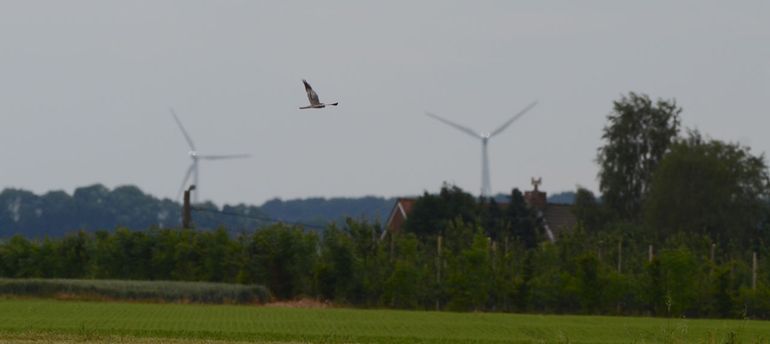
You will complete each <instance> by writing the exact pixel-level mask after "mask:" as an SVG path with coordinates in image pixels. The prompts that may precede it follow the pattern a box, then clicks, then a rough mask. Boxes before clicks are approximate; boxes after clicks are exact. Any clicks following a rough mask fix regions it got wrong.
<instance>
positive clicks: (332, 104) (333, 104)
mask: <svg viewBox="0 0 770 344" xmlns="http://www.w3.org/2000/svg"><path fill="white" fill-rule="evenodd" d="M339 103H340V102H336V103H331V104H326V105H331V106H337V104H339Z"/></svg>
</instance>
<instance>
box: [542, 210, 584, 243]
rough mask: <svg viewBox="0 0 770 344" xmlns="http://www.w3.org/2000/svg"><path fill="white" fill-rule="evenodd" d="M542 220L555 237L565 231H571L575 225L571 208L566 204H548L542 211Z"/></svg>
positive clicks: (575, 220)
mask: <svg viewBox="0 0 770 344" xmlns="http://www.w3.org/2000/svg"><path fill="white" fill-rule="evenodd" d="M543 218H544V219H545V222H546V224H547V225H548V228H549V229H550V230H551V231H552V232H553V234H554V235H555V236H556V237H558V236H559V234H561V233H564V232H565V231H572V230H573V229H574V228H575V225H576V224H577V219H576V218H575V215H573V214H572V206H570V205H568V204H554V203H548V204H547V205H546V207H545V209H544V210H543Z"/></svg>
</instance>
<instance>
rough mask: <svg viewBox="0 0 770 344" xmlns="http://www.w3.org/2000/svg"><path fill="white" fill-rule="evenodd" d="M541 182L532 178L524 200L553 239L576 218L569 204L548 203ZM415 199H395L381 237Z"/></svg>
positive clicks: (400, 224) (399, 224) (392, 228)
mask: <svg viewBox="0 0 770 344" xmlns="http://www.w3.org/2000/svg"><path fill="white" fill-rule="evenodd" d="M541 182H542V181H541V179H534V178H533V179H532V185H533V187H534V188H533V190H532V191H526V192H524V201H525V202H527V205H528V206H529V207H530V209H531V210H532V211H534V212H535V215H536V216H537V217H538V218H539V219H541V220H542V223H543V227H544V229H545V232H546V235H547V236H548V239H550V240H551V241H555V240H556V239H557V238H558V237H559V235H560V234H562V233H565V232H570V231H572V230H573V229H574V228H575V225H576V224H577V219H575V215H573V214H572V210H571V206H570V205H568V204H556V203H548V195H547V194H546V193H545V192H543V191H540V190H539V189H538V187H539V186H540V184H541ZM416 201H417V199H416V198H408V197H404V198H398V199H396V203H395V204H394V205H393V209H392V210H391V211H390V215H388V222H387V224H386V226H385V228H386V229H387V230H386V231H384V232H383V233H382V237H383V238H384V237H385V235H386V234H387V233H396V232H399V231H400V230H401V228H402V227H403V225H404V222H405V221H406V219H407V218H408V217H409V214H410V213H411V212H412V209H413V208H414V204H415V202H416ZM498 204H500V205H501V206H503V207H505V206H507V204H506V203H498Z"/></svg>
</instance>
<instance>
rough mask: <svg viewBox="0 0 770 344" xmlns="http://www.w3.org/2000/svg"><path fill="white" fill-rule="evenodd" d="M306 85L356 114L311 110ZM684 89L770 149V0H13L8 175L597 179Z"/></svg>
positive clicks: (135, 180) (212, 180)
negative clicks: (612, 144)
mask: <svg viewBox="0 0 770 344" xmlns="http://www.w3.org/2000/svg"><path fill="white" fill-rule="evenodd" d="M303 78H306V79H307V80H308V81H309V82H310V83H311V84H312V85H313V87H314V88H315V89H316V91H317V92H318V93H319V95H320V97H321V100H322V101H324V100H339V101H340V106H339V107H336V108H327V109H323V110H298V109H297V107H299V106H302V105H305V104H306V102H307V99H306V97H305V93H304V89H303V87H302V83H301V79H303ZM629 91H635V92H642V93H647V94H649V95H650V96H651V97H653V98H666V99H670V98H675V99H676V100H677V102H678V103H679V104H680V105H681V106H682V107H683V108H684V112H683V113H682V118H683V124H684V125H685V126H686V127H697V128H698V129H700V130H701V131H702V132H704V133H705V134H708V135H709V136H711V137H713V138H717V139H722V140H729V141H738V142H741V143H744V144H748V145H750V146H751V147H752V150H753V151H754V152H765V151H767V150H768V149H770V135H768V129H769V128H770V113H769V111H768V101H769V100H770V1H766V0H758V1H708V0H698V1H669V0H655V1H616V0H606V1H599V0H597V1H572V0H565V1H534V0H533V1H446V0H437V1H358V0H350V1H323V2H321V1H272V2H267V1H196V0H176V1H174V0H163V1H158V0H150V1H140V0H134V1H104V0H93V1H77V0H72V1H53V0H51V1H28V0H23V1H10V0H8V1H2V2H0V187H15V188H24V189H28V190H32V191H34V192H38V193H41V192H46V191H49V190H65V191H68V192H72V191H73V190H74V189H75V188H76V187H79V186H84V185H90V184H93V183H102V184H104V185H106V186H108V187H111V188H112V187H115V186H118V185H125V184H134V185H137V186H139V187H140V188H142V189H143V190H144V191H146V192H149V193H151V194H153V195H156V196H159V197H170V198H173V197H174V196H175V194H176V192H177V189H178V187H179V183H180V182H181V179H182V177H183V175H184V172H185V170H186V169H187V166H188V164H189V157H188V156H187V151H188V148H187V145H186V144H185V142H184V139H183V137H182V135H181V134H180V132H179V130H178V129H177V128H176V125H175V124H174V122H173V119H172V118H171V116H170V114H169V111H168V108H169V107H172V106H173V107H174V108H175V109H176V111H177V113H178V114H179V116H180V117H181V119H182V121H183V122H184V124H185V125H186V127H187V129H188V131H189V132H190V134H191V135H192V137H193V139H194V140H195V143H196V145H197V146H198V150H199V151H200V153H204V154H205V153H213V154H216V153H241V152H243V153H251V154H253V156H254V157H253V158H251V159H248V160H233V161H213V162H208V161H204V162H202V164H201V176H200V178H201V179H200V184H201V185H200V186H201V197H202V198H203V199H208V200H213V201H214V202H216V203H218V204H221V203H225V202H226V203H236V202H246V203H254V204H260V203H262V202H264V201H265V200H268V199H271V198H273V197H280V198H283V199H291V198H298V197H310V196H324V197H334V196H362V195H381V196H397V195H414V194H419V193H421V192H422V191H424V190H428V191H431V192H432V191H436V190H438V189H439V187H440V186H441V183H442V182H443V181H448V182H451V183H454V184H456V185H458V186H460V187H462V188H463V189H465V190H468V191H470V192H473V193H476V194H477V193H478V192H479V188H480V184H481V183H480V170H481V167H480V164H481V162H480V160H481V146H480V143H479V142H478V141H476V140H474V139H472V138H471V137H469V136H467V135H465V134H463V133H461V132H459V131H456V130H454V129H452V128H450V127H448V126H446V125H443V124H441V123H438V122H436V121H435V120H432V119H430V118H428V117H426V116H425V115H424V112H425V111H431V112H434V113H436V114H439V115H441V116H443V117H446V118H448V119H451V120H453V121H455V122H458V123H461V124H464V125H467V126H469V127H472V128H475V129H477V130H480V131H482V130H483V131H491V130H492V129H494V128H496V127H497V126H499V125H500V124H501V123H502V122H504V121H505V120H507V119H508V118H509V117H510V116H512V115H513V114H514V113H516V112H517V111H519V110H520V109H521V108H523V107H524V106H526V105H527V104H528V103H530V102H531V101H533V100H539V101H540V104H539V105H538V106H537V107H536V108H534V109H533V110H532V111H531V112H529V113H528V114H527V115H526V116H524V117H522V118H521V119H520V120H519V121H518V122H516V123H514V125H512V126H511V127H510V128H509V129H508V130H507V131H505V132H503V133H502V134H501V135H499V136H497V137H495V138H493V139H492V140H491V142H490V160H491V176H492V189H493V191H494V192H508V191H510V189H511V188H513V187H520V188H526V189H528V188H529V187H530V185H529V181H530V177H533V176H542V178H543V186H542V188H543V189H545V190H546V191H549V192H558V191H564V190H574V188H575V186H576V185H582V186H585V187H588V188H589V189H593V190H596V189H597V180H596V173H597V166H596V164H595V162H594V158H595V155H596V149H597V147H598V146H599V145H600V143H601V141H600V135H601V130H602V127H603V126H604V124H605V118H606V115H607V113H608V112H609V111H610V109H611V104H612V101H613V100H616V99H618V98H619V97H620V96H621V95H622V94H626V93H627V92H629Z"/></svg>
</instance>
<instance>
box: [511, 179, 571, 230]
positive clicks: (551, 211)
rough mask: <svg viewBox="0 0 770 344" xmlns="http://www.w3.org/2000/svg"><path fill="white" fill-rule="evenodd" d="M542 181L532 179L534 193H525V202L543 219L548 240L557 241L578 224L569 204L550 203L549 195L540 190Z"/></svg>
mask: <svg viewBox="0 0 770 344" xmlns="http://www.w3.org/2000/svg"><path fill="white" fill-rule="evenodd" d="M541 183H542V179H540V178H538V179H534V178H532V186H533V187H534V189H533V190H532V191H526V192H524V201H525V202H527V205H529V207H530V209H532V210H534V211H535V212H536V215H537V217H538V218H540V219H542V221H543V227H544V229H545V232H546V234H547V235H548V238H549V239H551V241H555V240H556V238H558V237H559V235H560V234H561V233H564V232H569V231H572V230H573V229H574V228H575V225H576V224H577V219H576V218H575V215H573V214H572V209H571V206H570V205H569V204H555V203H548V195H547V194H546V193H545V192H543V191H540V190H538V186H540V184H541Z"/></svg>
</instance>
